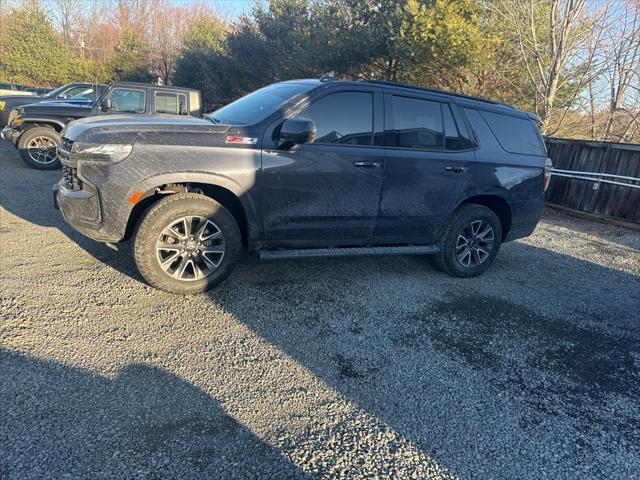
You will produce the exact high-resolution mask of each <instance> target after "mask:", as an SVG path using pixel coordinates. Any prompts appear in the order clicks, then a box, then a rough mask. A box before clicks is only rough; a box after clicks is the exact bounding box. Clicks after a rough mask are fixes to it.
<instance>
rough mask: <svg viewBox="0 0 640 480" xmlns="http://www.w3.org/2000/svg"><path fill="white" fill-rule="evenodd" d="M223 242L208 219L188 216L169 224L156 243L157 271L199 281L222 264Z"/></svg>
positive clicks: (174, 276) (218, 230)
mask: <svg viewBox="0 0 640 480" xmlns="http://www.w3.org/2000/svg"><path fill="white" fill-rule="evenodd" d="M224 254H225V240H224V235H223V234H222V230H220V228H219V227H218V226H217V225H216V224H215V223H213V222H212V221H211V220H209V219H207V218H204V217H201V216H197V215H191V216H186V217H181V218H178V219H177V220H175V221H172V222H171V223H169V224H168V225H167V226H166V227H165V228H164V229H163V230H162V232H161V233H160V236H159V238H158V241H157V243H156V258H157V261H158V264H159V265H160V268H162V270H163V271H164V272H165V273H166V274H167V275H169V276H171V277H173V278H175V279H176V280H182V281H194V280H202V279H204V278H206V277H208V276H209V275H211V274H212V273H213V272H214V271H216V269H217V268H218V267H219V266H220V264H221V263H222V259H223V258H224Z"/></svg>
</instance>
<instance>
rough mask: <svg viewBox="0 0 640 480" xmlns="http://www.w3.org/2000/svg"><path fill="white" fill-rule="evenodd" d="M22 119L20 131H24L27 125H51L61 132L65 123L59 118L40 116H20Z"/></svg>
mask: <svg viewBox="0 0 640 480" xmlns="http://www.w3.org/2000/svg"><path fill="white" fill-rule="evenodd" d="M21 117H22V125H21V127H22V129H23V130H25V127H27V126H28V125H34V126H41V125H51V126H53V127H54V128H55V127H58V131H61V130H62V129H63V128H64V126H65V125H66V123H67V122H65V121H64V120H63V119H60V118H51V117H46V116H42V115H28V114H27V115H21Z"/></svg>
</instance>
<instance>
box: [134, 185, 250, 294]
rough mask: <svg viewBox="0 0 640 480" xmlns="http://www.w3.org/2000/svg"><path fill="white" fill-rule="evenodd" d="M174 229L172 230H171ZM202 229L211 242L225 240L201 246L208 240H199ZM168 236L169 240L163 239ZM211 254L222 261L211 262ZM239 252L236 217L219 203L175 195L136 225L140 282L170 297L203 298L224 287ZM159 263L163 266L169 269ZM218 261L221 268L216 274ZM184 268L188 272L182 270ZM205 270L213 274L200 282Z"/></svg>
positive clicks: (155, 207)
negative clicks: (196, 295) (192, 295)
mask: <svg viewBox="0 0 640 480" xmlns="http://www.w3.org/2000/svg"><path fill="white" fill-rule="evenodd" d="M189 218H190V219H191V220H189ZM207 221H208V222H207ZM184 222H186V223H184ZM172 225H173V229H172V230H168V229H169V228H170V227H171V226H172ZM187 225H188V226H187ZM206 228H208V229H209V230H205V229H206ZM200 229H202V230H203V234H208V235H209V236H210V237H212V238H213V236H214V235H218V234H219V233H220V234H221V236H219V235H218V236H216V237H215V240H203V241H202V242H201V243H202V245H201V246H198V244H197V241H198V240H201V239H203V238H204V237H205V236H206V235H202V236H200V235H199V234H198V233H199V232H198V231H197V230H200ZM194 230H195V232H194ZM218 231H219V232H218ZM167 232H170V233H169V235H165V233H167ZM190 232H191V233H190ZM211 232H216V233H215V234H212V233H211ZM185 234H186V235H185ZM183 235H184V240H183ZM191 238H193V239H195V240H190V239H191ZM175 241H178V242H179V243H181V244H180V245H179V244H178V243H174V242H175ZM183 242H186V244H182V243H183ZM214 242H215V244H213V243H214ZM207 243H208V244H209V245H207ZM163 246H165V247H166V246H168V247H172V248H169V249H163V248H162V247H163ZM173 247H175V248H173ZM200 248H201V249H202V251H201V250H199V249H200ZM208 248H211V249H217V250H223V253H222V254H221V257H216V255H218V254H219V253H212V254H211V255H210V256H209V255H207V254H206V253H205V250H206V249H208ZM174 250H175V251H174ZM241 250H242V236H241V234H240V228H239V227H238V223H237V222H236V220H235V218H234V217H233V215H231V213H229V211H228V210H227V209H226V208H224V207H223V206H222V205H220V204H219V203H218V202H216V201H215V200H213V199H211V198H209V197H207V196H205V195H201V194H197V193H179V194H174V195H170V196H169V197H166V198H164V199H163V200H160V201H159V202H157V203H155V204H153V205H152V206H151V207H150V208H149V209H148V210H147V212H146V213H145V214H144V216H143V218H142V220H141V221H140V222H139V224H138V225H137V227H136V229H135V233H134V238H133V256H134V259H135V262H136V265H137V266H138V270H140V273H141V274H142V276H143V277H144V278H145V280H147V282H149V284H151V285H152V286H154V287H156V288H159V289H161V290H165V291H167V292H172V293H181V294H188V293H198V292H204V291H205V290H208V289H210V288H212V287H214V286H216V285H218V284H220V283H221V282H222V281H223V280H224V279H225V278H226V277H227V275H229V273H231V271H232V270H233V267H234V266H235V264H236V263H237V261H238V259H239V258H240V253H241ZM189 252H192V253H189ZM173 254H175V255H177V257H176V258H175V260H171V257H172V255H173ZM192 255H193V256H192ZM161 260H165V263H164V266H165V268H163V267H162V266H161V263H160V262H161ZM205 260H206V261H205ZM216 261H218V262H219V263H218V265H217V266H216V267H215V268H214V267H213V266H212V264H213V263H215V262H216ZM167 262H170V263H167ZM183 265H185V268H181V267H182V266H183ZM205 268H210V269H212V271H211V272H210V273H208V274H207V275H206V276H202V277H201V278H199V277H198V273H199V274H200V275H204V274H205V273H206V272H205V271H204V269H205ZM196 272H198V273H196ZM172 274H173V276H172ZM179 277H182V278H179Z"/></svg>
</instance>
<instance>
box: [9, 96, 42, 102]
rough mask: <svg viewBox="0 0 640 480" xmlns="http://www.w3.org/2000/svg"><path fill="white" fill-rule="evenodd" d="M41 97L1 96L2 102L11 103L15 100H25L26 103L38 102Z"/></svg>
mask: <svg viewBox="0 0 640 480" xmlns="http://www.w3.org/2000/svg"><path fill="white" fill-rule="evenodd" d="M39 99H40V97H35V96H33V95H0V100H4V101H5V102H6V101H11V102H13V101H14V100H24V101H25V103H32V102H37V101H38V100H39Z"/></svg>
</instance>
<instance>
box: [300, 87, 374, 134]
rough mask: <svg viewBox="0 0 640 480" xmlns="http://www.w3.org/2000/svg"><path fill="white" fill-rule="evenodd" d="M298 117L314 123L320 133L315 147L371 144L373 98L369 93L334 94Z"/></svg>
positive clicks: (313, 104) (320, 100) (322, 99)
mask: <svg viewBox="0 0 640 480" xmlns="http://www.w3.org/2000/svg"><path fill="white" fill-rule="evenodd" d="M296 116H297V117H303V118H308V119H310V120H313V121H314V122H315V124H316V129H317V132H316V138H315V140H314V141H313V143H339V144H343V145H371V144H372V140H373V96H372V95H371V94H370V93H364V92H339V93H332V94H330V95H327V96H326V97H322V98H321V99H319V100H318V101H316V102H313V103H312V104H311V105H309V106H308V107H307V108H305V109H304V110H303V111H301V112H300V113H299V114H298V115H296Z"/></svg>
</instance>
